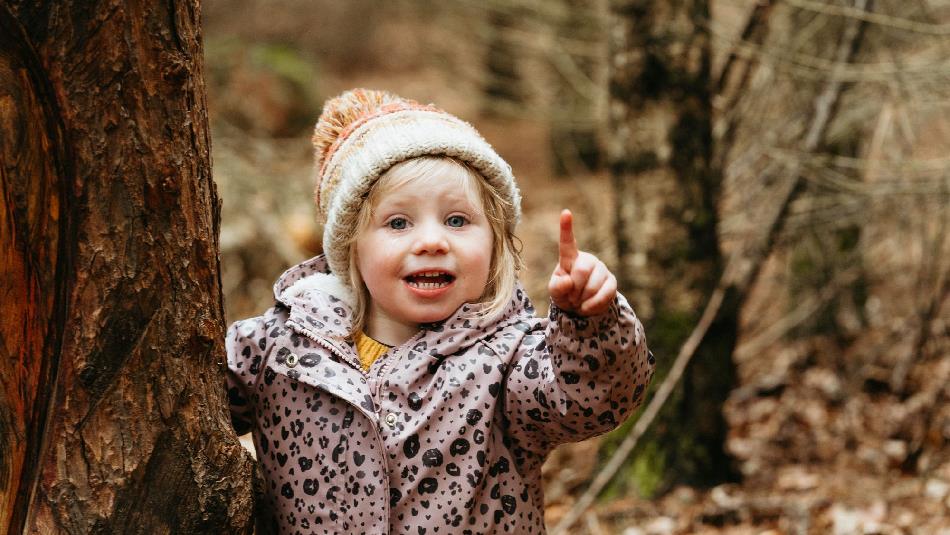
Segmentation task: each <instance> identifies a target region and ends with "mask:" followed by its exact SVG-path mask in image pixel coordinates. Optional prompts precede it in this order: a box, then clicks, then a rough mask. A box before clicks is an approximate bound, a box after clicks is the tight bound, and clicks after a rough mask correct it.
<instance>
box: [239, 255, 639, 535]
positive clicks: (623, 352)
mask: <svg viewBox="0 0 950 535" xmlns="http://www.w3.org/2000/svg"><path fill="white" fill-rule="evenodd" d="M327 271H328V268H327V265H326V263H325V261H324V260H323V257H322V256H320V257H316V258H313V259H311V260H308V261H307V262H304V263H302V264H300V265H298V266H295V267H293V268H291V269H290V270H288V271H287V272H286V273H284V275H283V276H282V277H281V278H280V279H279V280H278V281H277V283H276V284H275V296H276V297H277V303H276V305H275V306H274V307H273V308H271V309H270V310H268V311H267V312H265V313H264V314H263V315H262V316H259V317H255V318H251V319H247V320H243V321H238V322H236V323H235V324H233V325H232V326H231V327H230V328H229V329H228V334H227V343H226V346H227V350H228V368H229V374H228V395H229V400H230V406H231V415H232V421H233V422H234V425H235V428H236V430H237V431H238V433H244V432H247V431H252V432H253V437H254V444H255V447H256V450H257V458H258V460H259V462H260V463H261V466H262V470H263V474H264V479H265V482H266V484H265V487H266V488H265V494H266V504H265V507H264V509H265V510H267V511H269V513H270V514H269V515H268V520H267V521H266V522H267V523H269V524H271V526H270V529H271V530H273V531H276V532H278V533H283V534H309V533H367V534H383V533H412V534H414V535H420V534H422V535H425V534H444V533H462V534H469V533H472V534H487V533H508V534H520V533H544V532H545V527H544V518H543V510H544V509H543V506H544V499H543V494H542V488H541V465H542V463H543V462H544V459H545V457H546V456H547V454H548V453H549V452H550V451H551V450H552V448H554V446H556V445H558V444H561V443H564V442H569V441H578V440H582V439H584V438H587V437H590V436H593V435H596V434H599V433H604V432H607V431H609V430H611V429H613V428H615V427H616V426H618V425H620V423H621V422H623V420H624V419H626V418H627V417H628V416H629V415H630V414H631V413H632V412H633V410H634V409H635V408H636V407H637V406H638V405H639V404H640V402H641V401H642V399H643V397H644V392H645V390H646V387H647V384H648V383H649V381H650V379H651V377H652V376H653V369H654V359H653V356H652V354H650V352H649V351H648V350H647V346H646V341H645V338H644V333H643V327H642V325H641V324H640V322H639V320H637V318H636V316H635V315H634V313H633V311H632V310H631V308H630V306H629V305H628V304H627V302H626V300H625V299H624V298H623V296H621V295H619V294H618V295H617V298H616V299H615V301H614V303H613V304H612V305H611V307H610V309H609V311H608V312H606V313H604V314H602V315H599V316H595V317H588V318H581V317H575V316H572V315H570V314H568V313H566V312H564V311H561V310H559V309H558V308H556V307H554V306H552V307H551V310H550V313H549V315H548V317H546V318H538V317H535V316H534V309H533V307H532V306H531V303H530V302H529V300H528V298H527V296H526V295H525V293H524V291H523V289H521V288H520V287H519V288H518V289H517V291H516V292H515V295H513V296H512V299H511V302H510V304H509V305H508V307H507V308H506V309H505V310H504V311H503V312H502V313H500V314H499V315H496V316H494V317H491V318H486V317H478V316H476V317H472V314H471V312H472V305H463V306H462V307H461V308H460V309H459V311H458V312H457V313H456V314H455V315H453V316H452V317H450V318H449V319H447V320H445V321H442V322H439V323H435V324H427V325H424V326H423V328H422V329H421V330H420V331H419V332H418V334H416V335H415V336H414V337H413V338H411V339H410V340H408V341H406V342H405V343H404V344H402V345H400V346H398V347H395V348H393V349H392V350H390V351H389V352H387V353H386V354H385V355H383V356H382V357H380V358H379V359H378V360H377V361H376V362H374V363H373V365H372V366H371V367H370V369H369V370H368V371H363V370H362V368H360V366H359V360H358V358H357V355H356V352H355V349H354V347H353V346H352V344H351V342H350V341H349V340H348V338H347V333H348V329H349V325H350V323H349V315H350V309H349V307H348V306H347V305H346V304H345V303H344V302H343V301H341V300H339V299H338V298H337V297H335V296H334V295H330V294H328V293H326V292H324V291H320V290H318V289H309V290H303V291H300V292H297V293H292V292H288V291H287V290H288V288H291V287H292V286H293V285H294V283H295V282H298V281H300V280H301V279H303V278H305V277H308V276H313V275H314V274H318V273H326V272H327Z"/></svg>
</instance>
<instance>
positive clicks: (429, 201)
mask: <svg viewBox="0 0 950 535" xmlns="http://www.w3.org/2000/svg"><path fill="white" fill-rule="evenodd" d="M462 180H464V179H456V178H455V177H443V176H431V177H423V178H419V179H414V180H411V181H409V182H408V183H406V184H405V185H403V186H402V187H398V188H396V189H393V190H392V191H389V192H387V193H384V194H383V195H382V197H381V198H380V199H379V201H378V202H377V204H376V206H374V207H373V211H372V215H371V217H370V222H369V225H368V227H367V228H366V229H365V230H363V231H362V232H361V233H360V235H359V236H358V237H357V239H356V254H357V269H359V273H360V275H361V277H362V279H363V283H364V284H366V288H367V289H368V290H369V295H370V303H369V306H368V309H367V316H366V331H367V334H368V335H369V336H371V337H373V338H375V339H377V340H379V341H381V342H383V343H387V344H394V345H395V344H399V343H401V342H403V341H404V340H406V339H408V338H410V337H411V336H412V335H413V334H415V332H416V331H417V330H418V326H419V324H420V323H430V322H435V321H441V320H444V319H446V318H448V317H449V316H451V315H452V314H453V313H454V312H455V311H456V310H457V309H458V308H459V307H460V306H461V305H462V304H463V303H467V302H475V301H477V300H478V299H479V298H480V297H481V296H482V294H483V293H484V291H485V287H486V285H487V284H488V276H489V270H490V265H491V257H492V244H493V237H492V230H491V226H490V225H489V222H488V219H487V218H486V217H485V214H484V210H483V209H482V207H481V206H477V205H474V204H473V202H472V200H471V199H470V195H468V194H467V193H466V188H465V184H463V183H462Z"/></svg>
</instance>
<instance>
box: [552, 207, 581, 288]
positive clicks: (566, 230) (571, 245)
mask: <svg viewBox="0 0 950 535" xmlns="http://www.w3.org/2000/svg"><path fill="white" fill-rule="evenodd" d="M557 250H558V264H560V266H561V269H563V270H564V271H566V272H568V273H570V272H571V268H573V267H574V260H575V259H576V258H577V241H576V240H575V239H574V215H573V214H571V211H570V210H567V209H564V210H561V238H560V240H559V241H558V247H557Z"/></svg>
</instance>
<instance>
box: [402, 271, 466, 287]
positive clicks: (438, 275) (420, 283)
mask: <svg viewBox="0 0 950 535" xmlns="http://www.w3.org/2000/svg"><path fill="white" fill-rule="evenodd" d="M454 280H455V275H452V274H451V273H447V272H445V271H420V272H419V273H413V274H412V275H409V276H408V277H406V278H405V281H406V283H407V284H408V285H409V286H411V287H413V288H418V289H420V290H437V289H439V288H445V287H446V286H448V285H449V284H452V281H454Z"/></svg>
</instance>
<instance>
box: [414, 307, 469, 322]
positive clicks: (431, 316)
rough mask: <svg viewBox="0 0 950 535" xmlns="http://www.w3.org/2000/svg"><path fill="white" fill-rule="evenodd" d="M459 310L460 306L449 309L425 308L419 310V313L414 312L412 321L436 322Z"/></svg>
mask: <svg viewBox="0 0 950 535" xmlns="http://www.w3.org/2000/svg"><path fill="white" fill-rule="evenodd" d="M456 310H458V307H455V308H453V309H452V310H447V309H444V308H442V309H436V310H424V311H419V313H417V314H413V316H412V322H413V323H436V322H439V321H442V320H446V319H448V318H449V316H451V315H452V314H454V313H455V311H456Z"/></svg>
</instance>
